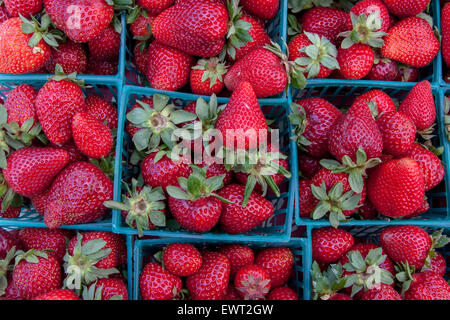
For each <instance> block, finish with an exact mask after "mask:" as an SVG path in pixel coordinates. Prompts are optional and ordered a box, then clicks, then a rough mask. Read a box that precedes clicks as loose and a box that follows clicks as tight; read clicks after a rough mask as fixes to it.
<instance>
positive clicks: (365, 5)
mask: <svg viewBox="0 0 450 320" xmlns="http://www.w3.org/2000/svg"><path fill="white" fill-rule="evenodd" d="M350 12H352V13H354V14H355V15H356V16H357V17H358V16H359V15H361V14H364V15H365V16H366V17H369V15H370V14H371V13H373V12H377V13H378V17H379V18H380V19H381V21H382V24H381V29H380V30H381V31H383V32H387V31H388V29H389V12H388V9H387V8H386V6H385V5H384V3H383V2H381V1H380V0H362V1H359V2H358V3H357V4H355V5H354V6H353V8H352V9H351V10H350ZM351 29H352V28H350V30H351ZM377 31H378V30H377Z"/></svg>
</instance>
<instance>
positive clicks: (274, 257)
mask: <svg viewBox="0 0 450 320" xmlns="http://www.w3.org/2000/svg"><path fill="white" fill-rule="evenodd" d="M255 264H256V265H257V266H260V267H262V268H264V269H265V270H266V271H267V272H268V273H269V276H270V279H271V285H272V288H276V287H279V286H282V285H284V284H286V282H287V281H288V279H289V276H290V275H291V272H292V268H293V267H294V254H293V253H292V251H291V250H290V249H289V248H267V249H264V250H262V251H260V252H259V253H258V254H257V255H256V259H255Z"/></svg>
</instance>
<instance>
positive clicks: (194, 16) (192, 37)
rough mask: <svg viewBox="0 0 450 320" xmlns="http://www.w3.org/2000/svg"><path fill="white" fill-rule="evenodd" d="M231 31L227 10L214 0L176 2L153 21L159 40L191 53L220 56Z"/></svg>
mask: <svg viewBox="0 0 450 320" xmlns="http://www.w3.org/2000/svg"><path fill="white" fill-rule="evenodd" d="M227 29H228V12H227V10H226V7H225V6H224V5H222V4H220V3H216V2H214V1H199V0H187V1H182V2H178V3H175V4H174V5H173V6H171V7H170V8H168V9H166V10H164V11H163V12H162V13H161V14H159V15H158V16H157V17H156V19H155V21H153V26H152V33H153V36H154V37H155V39H156V40H157V41H158V42H160V43H162V44H164V45H166V46H170V47H173V48H176V49H178V50H182V51H183V52H186V53H187V54H191V55H194V56H200V57H214V56H217V55H218V54H219V53H220V51H221V50H222V49H223V47H224V44H225V35H226V33H227Z"/></svg>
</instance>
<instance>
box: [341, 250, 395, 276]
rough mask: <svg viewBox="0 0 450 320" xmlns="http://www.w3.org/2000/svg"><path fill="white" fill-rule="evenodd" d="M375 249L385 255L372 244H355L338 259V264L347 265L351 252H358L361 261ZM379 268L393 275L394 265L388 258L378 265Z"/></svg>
mask: <svg viewBox="0 0 450 320" xmlns="http://www.w3.org/2000/svg"><path fill="white" fill-rule="evenodd" d="M375 249H380V250H381V255H385V254H386V253H385V252H384V251H382V249H381V247H379V246H377V245H376V244H374V243H357V244H355V245H354V246H353V247H352V248H351V249H350V250H349V251H348V252H347V254H346V255H344V256H342V257H341V258H340V259H339V263H340V264H341V265H343V266H344V265H345V264H347V263H348V262H349V261H350V260H349V255H351V252H352V251H358V252H359V253H360V254H361V256H362V257H363V259H366V257H367V256H368V255H369V253H370V251H372V250H375ZM379 267H380V268H381V269H384V270H386V271H387V272H389V273H390V274H391V275H394V274H395V269H394V264H393V263H392V261H391V259H389V258H388V257H386V260H384V261H383V262H381V263H379Z"/></svg>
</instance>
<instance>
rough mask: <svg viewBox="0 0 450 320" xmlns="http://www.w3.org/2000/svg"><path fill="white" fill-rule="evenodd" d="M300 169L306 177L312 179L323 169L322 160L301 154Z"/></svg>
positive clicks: (299, 159) (299, 158)
mask: <svg viewBox="0 0 450 320" xmlns="http://www.w3.org/2000/svg"><path fill="white" fill-rule="evenodd" d="M298 169H299V171H300V172H301V173H302V175H303V176H304V177H306V178H307V179H311V178H312V177H314V175H315V174H316V173H317V172H319V170H320V169H322V166H321V165H320V159H318V158H314V157H311V156H309V155H308V154H303V153H302V154H299V157H298Z"/></svg>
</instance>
